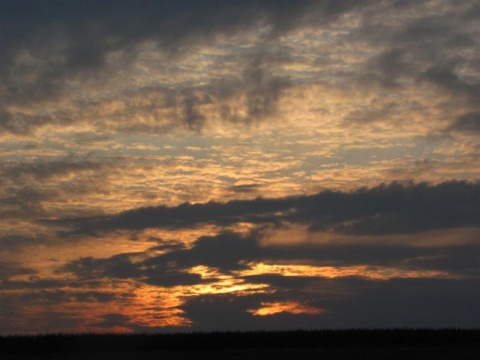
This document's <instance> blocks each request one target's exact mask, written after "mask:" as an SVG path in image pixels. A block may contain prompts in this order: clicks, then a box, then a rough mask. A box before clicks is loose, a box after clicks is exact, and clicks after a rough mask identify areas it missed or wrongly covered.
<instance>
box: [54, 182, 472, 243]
mask: <svg viewBox="0 0 480 360" xmlns="http://www.w3.org/2000/svg"><path fill="white" fill-rule="evenodd" d="M479 191H480V188H479V184H478V183H468V182H457V181H453V182H445V183H441V184H438V185H428V184H426V183H420V184H412V183H410V184H406V185H402V184H400V183H392V184H389V185H380V186H377V187H373V188H371V189H366V188H362V189H359V190H356V191H353V192H350V193H347V192H335V191H325V192H320V193H318V194H315V195H309V196H299V197H290V198H280V199H262V198H257V199H255V200H234V201H229V202H227V203H218V202H213V201H212V202H209V203H205V204H188V203H184V204H181V205H179V206H176V207H166V206H159V207H147V208H139V209H133V210H129V211H126V212H122V213H119V214H116V215H112V216H100V217H90V218H88V217H86V218H71V219H59V220H55V221H53V223H56V224H58V225H66V226H71V227H73V228H74V232H75V233H95V232H105V231H112V230H118V229H127V230H136V231H138V230H142V229H147V228H155V227H157V228H168V229H180V228H188V227H196V226H200V225H207V224H215V225H219V226H226V225H231V224H235V223H240V222H250V223H254V224H277V225H279V224H281V223H282V222H291V223H299V224H308V225H309V227H310V230H311V231H327V230H328V231H334V232H339V233H344V234H356V235H367V234H401V233H414V232H419V231H426V230H431V229H447V228H453V227H462V226H478V220H479V214H478V193H479Z"/></svg>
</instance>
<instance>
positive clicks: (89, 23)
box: [0, 0, 364, 99]
mask: <svg viewBox="0 0 480 360" xmlns="http://www.w3.org/2000/svg"><path fill="white" fill-rule="evenodd" d="M362 3H364V2H363V1H362V2H360V1H349V0H342V1H330V0H325V1H322V2H315V1H307V0H302V1H282V2H281V3H279V2H276V1H270V0H264V1H242V2H239V3H228V4H227V3H225V2H224V1H218V0H208V1H206V2H203V3H199V2H198V1H191V0H181V1H175V2H169V1H168V2H167V1H160V2H159V1H152V0H143V1H142V2H141V4H139V5H138V6H134V7H133V6H132V5H131V3H130V2H129V1H124V0H112V1H104V2H101V3H98V2H95V1H83V2H65V1H50V2H49V3H48V4H46V3H43V2H41V1H28V0H24V1H2V2H1V7H2V8H1V10H2V14H3V19H4V21H2V27H1V28H0V32H1V34H2V42H1V43H2V47H1V48H0V53H1V54H2V56H1V57H0V64H1V67H2V69H4V70H5V71H3V72H2V74H3V77H4V81H7V82H6V84H7V88H6V90H7V94H8V95H7V96H8V98H9V99H13V98H14V97H18V96H19V95H20V97H21V98H25V96H27V95H30V96H29V97H30V98H35V97H43V96H49V95H51V94H52V93H54V92H55V91H58V88H59V86H60V85H61V84H62V81H63V80H64V79H63V78H64V77H65V76H66V75H67V74H71V73H75V72H79V71H82V70H92V69H99V68H101V67H102V66H103V65H105V62H106V59H105V57H106V55H107V54H108V53H110V52H112V51H126V52H129V53H134V49H135V47H136V46H137V45H139V44H140V43H141V42H143V41H146V40H151V41H154V42H155V43H156V44H157V45H158V46H159V47H160V48H162V49H164V50H166V51H168V52H170V53H178V52H181V51H182V50H183V48H185V47H187V48H188V47H191V46H194V44H199V43H202V42H205V41H212V40H214V39H215V37H216V36H218V35H220V34H227V35H229V34H236V33H238V32H241V31H244V30H246V29H248V28H251V27H255V26H257V25H258V24H259V22H260V21H266V22H267V23H269V24H271V25H272V29H271V32H270V34H269V36H276V35H278V34H282V33H285V32H287V31H289V30H291V29H292V28H295V27H297V26H299V25H304V23H303V22H304V21H307V23H324V22H327V21H329V20H332V19H333V18H335V17H336V16H338V15H340V14H342V13H344V12H346V11H349V10H351V9H352V8H354V7H357V6H359V5H362ZM211 9H215V11H212V10H211ZM126 25H128V26H126ZM24 53H28V54H30V56H32V57H33V58H34V59H36V60H38V59H39V58H41V57H43V60H44V61H46V64H44V65H43V67H42V69H40V71H39V72H34V74H35V75H36V79H35V80H34V82H33V83H31V84H28V85H31V86H30V88H33V89H30V90H28V87H27V86H24V85H26V84H19V83H18V80H16V76H17V75H19V74H21V72H22V70H23V71H25V70H27V71H30V72H32V71H35V70H38V69H34V68H33V69H32V68H29V64H28V63H27V62H23V63H22V62H21V60H20V58H21V55H22V54H24ZM28 93H30V94H28Z"/></svg>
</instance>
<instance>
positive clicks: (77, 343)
mask: <svg viewBox="0 0 480 360" xmlns="http://www.w3.org/2000/svg"><path fill="white" fill-rule="evenodd" d="M479 344H480V329H476V330H475V329H472V330H464V329H441V330H432V329H412V330H408V329H398V330H395V329H390V330H361V329H359V330H310V331H305V330H297V331H255V332H209V333H207V332H199V333H176V334H44V335H28V336H27V335H9V336H3V337H0V354H14V353H67V352H68V353H87V352H91V353H97V352H111V351H115V352H126V351H156V350H176V349H178V350H200V349H203V350H208V349H259V348H326V349H331V348H385V349H393V348H432V347H440V348H450V349H451V348H458V349H465V348H471V349H472V350H474V351H476V352H478V350H479V349H480V345H479Z"/></svg>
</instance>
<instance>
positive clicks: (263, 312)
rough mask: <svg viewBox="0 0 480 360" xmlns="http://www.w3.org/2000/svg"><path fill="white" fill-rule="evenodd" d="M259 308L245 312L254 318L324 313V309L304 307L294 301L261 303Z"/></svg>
mask: <svg viewBox="0 0 480 360" xmlns="http://www.w3.org/2000/svg"><path fill="white" fill-rule="evenodd" d="M261 306H262V307H261V308H258V309H249V310H247V312H249V313H251V314H253V315H255V316H269V315H275V314H280V313H290V314H295V315H298V314H307V315H319V314H323V313H325V312H326V310H324V309H320V308H316V307H311V306H306V305H303V304H300V303H298V302H295V301H287V302H262V303H261Z"/></svg>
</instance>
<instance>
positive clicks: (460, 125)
mask: <svg viewBox="0 0 480 360" xmlns="http://www.w3.org/2000/svg"><path fill="white" fill-rule="evenodd" d="M479 94H480V92H479ZM479 96H480V95H479ZM445 130H446V131H447V132H451V131H453V132H461V133H466V134H478V133H479V132H480V112H470V113H467V114H464V115H462V116H459V117H458V118H457V119H456V120H455V121H454V122H453V123H452V124H451V125H450V126H448V127H447V128H446V129H445Z"/></svg>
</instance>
